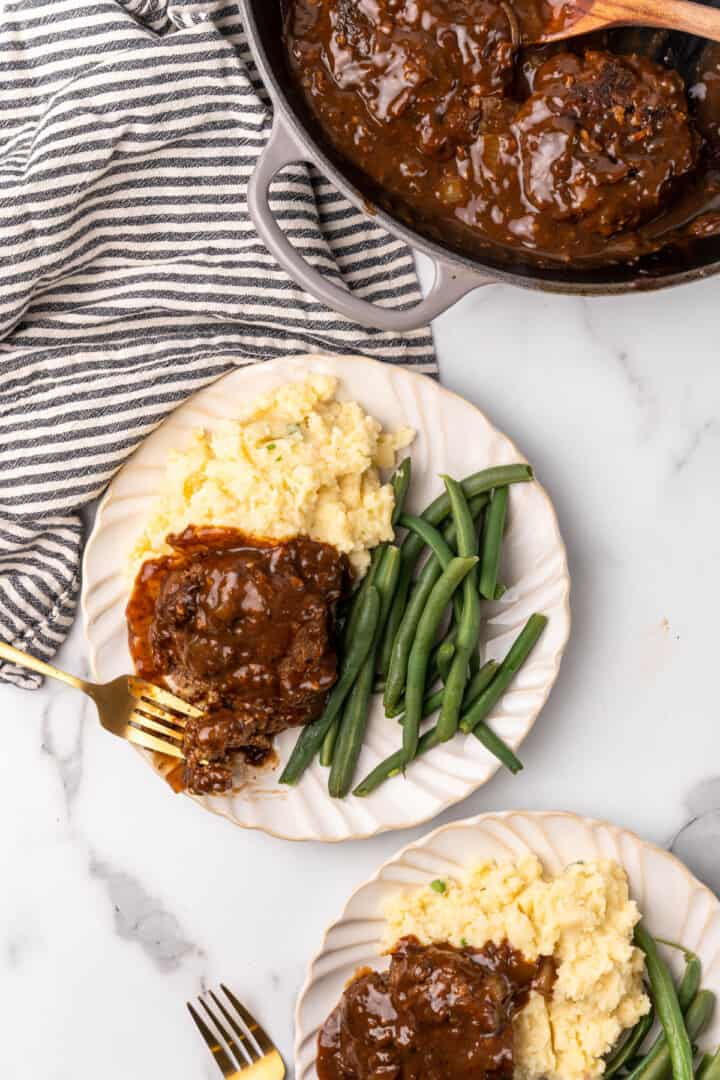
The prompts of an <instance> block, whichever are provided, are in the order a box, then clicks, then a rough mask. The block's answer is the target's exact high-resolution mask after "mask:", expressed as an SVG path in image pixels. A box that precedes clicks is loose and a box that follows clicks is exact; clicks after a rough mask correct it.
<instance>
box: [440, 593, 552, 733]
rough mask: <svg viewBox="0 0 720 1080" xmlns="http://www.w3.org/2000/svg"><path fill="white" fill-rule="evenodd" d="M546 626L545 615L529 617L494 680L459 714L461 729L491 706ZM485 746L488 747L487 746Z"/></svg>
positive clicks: (476, 721)
mask: <svg viewBox="0 0 720 1080" xmlns="http://www.w3.org/2000/svg"><path fill="white" fill-rule="evenodd" d="M546 626H547V618H546V617H545V615H537V614H536V615H531V616H530V618H529V619H528V621H527V622H526V623H525V626H524V627H523V629H522V630H521V631H520V633H519V634H518V636H517V637H516V639H515V641H514V642H513V644H512V646H511V647H510V651H509V653H508V654H507V656H506V657H505V659H504V660H503V662H502V663H501V665H500V668H499V670H498V672H497V674H496V675H495V678H494V679H493V681H492V682H491V683H490V685H489V686H488V687H487V689H486V690H485V691H484V692H483V693H482V694H481V695H480V697H478V698H477V699H476V700H475V701H474V702H473V704H472V705H471V706H470V708H469V709H468V710H467V712H465V713H464V715H463V716H461V717H460V728H461V730H462V731H465V732H468V733H469V732H471V731H472V730H473V729H474V728H476V727H477V725H478V724H479V723H480V721H481V720H484V719H485V717H486V716H488V714H489V713H490V712H491V711H492V710H493V709H494V707H495V705H497V703H498V701H499V700H500V698H501V697H502V695H503V694H504V693H505V691H506V690H507V688H508V686H509V685H510V683H511V682H512V681H513V679H514V678H515V676H516V675H517V673H518V671H519V670H520V668H521V667H522V665H523V664H524V663H525V661H526V660H527V658H528V656H529V655H530V653H531V652H532V650H533V648H534V647H535V645H536V643H537V641H538V638H539V637H540V635H541V634H542V632H543V630H544V629H545V627H546ZM488 731H489V729H488ZM483 741H484V740H483ZM488 749H490V747H489V746H488Z"/></svg>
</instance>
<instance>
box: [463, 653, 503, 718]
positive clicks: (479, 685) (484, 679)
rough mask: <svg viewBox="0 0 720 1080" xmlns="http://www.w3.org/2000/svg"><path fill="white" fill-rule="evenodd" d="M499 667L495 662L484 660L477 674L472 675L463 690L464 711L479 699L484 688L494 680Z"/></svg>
mask: <svg viewBox="0 0 720 1080" xmlns="http://www.w3.org/2000/svg"><path fill="white" fill-rule="evenodd" d="M499 667H500V665H499V664H498V662H497V660H486V661H485V663H484V664H483V666H482V667H481V668H480V670H479V671H478V672H477V674H475V675H473V677H472V679H471V680H470V682H469V683H468V684H467V687H466V688H465V697H464V698H463V708H464V709H468V708H469V707H470V706H471V705H472V703H473V702H474V701H476V700H477V699H478V698H479V697H480V695H481V694H482V692H483V690H484V689H485V687H486V686H489V684H490V683H491V682H492V680H493V679H494V678H495V674H496V672H497V671H498V669H499Z"/></svg>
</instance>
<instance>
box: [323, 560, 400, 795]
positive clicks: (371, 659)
mask: <svg viewBox="0 0 720 1080" xmlns="http://www.w3.org/2000/svg"><path fill="white" fill-rule="evenodd" d="M399 573H400V549H399V548H397V547H394V546H390V547H388V548H387V550H386V551H385V554H384V555H383V559H382V562H381V564H380V568H379V570H378V573H377V577H376V578H375V586H374V587H376V588H377V591H378V592H379V594H380V614H379V616H378V620H377V626H376V629H375V633H374V635H373V642H372V645H371V646H370V649H369V651H368V653H367V655H366V657H365V660H364V662H363V665H362V667H361V668H360V671H359V674H358V676H357V679H356V680H355V683H354V685H353V688H352V691H351V692H350V696H349V698H348V701H347V705H346V706H345V711H344V713H343V719H342V723H341V725H340V730H339V732H338V737H337V742H336V744H335V752H334V754H333V760H332V765H331V767H330V776H329V778H328V790H329V792H330V794H331V795H332V796H333V798H337V799H342V798H344V797H345V795H347V793H348V792H349V790H350V787H351V785H352V781H353V776H354V773H355V767H356V765H357V760H358V757H359V756H360V750H361V748H362V742H363V738H364V736H365V729H366V727H367V718H368V707H369V701H370V694H371V692H372V684H373V679H374V678H375V660H376V656H377V649H378V646H379V643H380V640H381V636H382V631H383V627H384V625H385V620H386V619H387V617H388V613H389V611H390V607H391V605H392V602H393V596H394V594H395V589H396V588H397V581H398V576H399Z"/></svg>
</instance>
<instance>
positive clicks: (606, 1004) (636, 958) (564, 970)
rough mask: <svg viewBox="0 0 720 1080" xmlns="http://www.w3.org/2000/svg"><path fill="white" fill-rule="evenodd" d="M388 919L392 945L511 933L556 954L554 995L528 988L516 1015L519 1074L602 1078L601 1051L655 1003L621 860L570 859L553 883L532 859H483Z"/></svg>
mask: <svg viewBox="0 0 720 1080" xmlns="http://www.w3.org/2000/svg"><path fill="white" fill-rule="evenodd" d="M443 885H444V891H436V889H437V890H442V889H443ZM386 917H387V931H386V938H385V942H384V944H385V946H386V947H387V948H388V949H389V948H391V947H392V946H393V944H394V943H395V942H396V941H397V940H398V938H401V937H403V936H405V935H406V934H414V935H415V936H416V937H417V938H419V939H420V941H421V942H422V943H423V944H429V943H430V942H433V941H449V942H450V943H451V944H453V945H458V946H459V945H465V944H468V945H474V946H478V947H479V946H482V945H484V944H485V943H486V942H488V941H494V942H496V943H499V942H501V941H502V940H504V939H506V940H507V941H509V943H510V944H511V945H512V946H513V947H514V948H516V949H518V950H519V951H520V952H522V953H523V954H524V955H525V956H526V957H527V959H528V960H536V959H537V958H538V956H553V957H554V958H555V962H556V965H557V980H556V982H555V988H554V991H553V996H552V998H551V999H550V1000H549V1001H548V1000H546V999H545V998H544V997H542V996H540V995H539V994H537V993H533V994H531V996H530V1000H529V1002H528V1004H527V1005H526V1006H525V1008H524V1009H522V1010H521V1011H520V1012H519V1013H518V1015H517V1016H516V1019H515V1076H516V1077H517V1078H518V1080H539V1078H540V1077H546V1078H547V1080H581V1078H592V1077H598V1076H601V1075H602V1072H603V1069H604V1063H603V1055H604V1054H606V1053H607V1052H608V1051H609V1050H610V1049H611V1048H612V1047H613V1046H614V1045H615V1043H616V1042H617V1041H618V1039H619V1037H620V1035H621V1033H622V1031H623V1029H625V1028H628V1027H631V1026H632V1025H633V1024H635V1023H636V1022H637V1021H638V1020H639V1019H640V1017H641V1016H644V1015H645V1014H646V1013H647V1012H648V1011H649V1009H650V1001H649V999H648V997H647V996H646V994H645V993H644V991H643V982H642V978H643V972H644V957H643V954H642V952H641V951H640V950H639V949H637V948H635V946H634V945H633V943H632V940H633V929H634V927H635V924H636V923H637V922H638V920H639V919H640V914H639V912H638V909H637V906H636V904H635V903H634V901H632V900H630V898H629V894H628V883H627V878H626V876H625V872H624V871H623V869H622V868H621V867H620V866H618V864H617V863H614V862H609V861H602V862H586V863H573V864H572V865H571V866H568V867H567V868H566V869H565V870H564V871H563V873H562V874H559V875H558V876H557V877H555V878H550V879H546V878H545V877H544V875H543V869H542V866H541V864H540V861H539V860H538V859H537V858H535V857H534V856H528V857H527V858H524V859H522V860H521V861H520V862H518V863H510V862H508V863H494V862H486V863H482V864H480V865H479V866H475V867H474V868H472V869H471V870H470V871H469V872H468V873H467V874H466V875H465V876H464V877H463V878H462V879H460V880H457V881H452V880H448V881H447V882H444V883H443V884H442V885H440V884H436V886H435V889H434V888H432V887H427V888H423V889H417V890H415V891H413V892H407V893H405V894H403V895H401V896H399V897H398V898H397V899H396V900H394V901H393V902H392V904H391V905H390V906H389V907H388V909H387V911H386Z"/></svg>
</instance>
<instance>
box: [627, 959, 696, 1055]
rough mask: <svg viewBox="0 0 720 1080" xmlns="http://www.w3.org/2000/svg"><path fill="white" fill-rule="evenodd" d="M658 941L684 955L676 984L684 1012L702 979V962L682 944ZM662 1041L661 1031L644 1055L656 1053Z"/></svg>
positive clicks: (679, 1001) (663, 1038)
mask: <svg viewBox="0 0 720 1080" xmlns="http://www.w3.org/2000/svg"><path fill="white" fill-rule="evenodd" d="M658 941H660V943H661V944H662V945H667V946H668V948H670V949H678V950H679V951H680V952H682V953H684V955H685V971H684V972H683V977H682V979H681V980H680V985H679V986H678V991H677V996H678V1004H679V1005H680V1008H681V1010H682V1012H683V1013H686V1012H687V1010H688V1009H689V1007H690V1005H691V1004H692V1002H693V1001H694V1000H695V997H696V995H697V993H698V990H699V989H700V981H701V979H702V964H701V962H700V958H699V957H698V956H697V955H696V954H695V953H694V952H692V951H691V950H690V949H686V948H685V947H684V946H683V945H678V944H676V943H675V942H674V941H665V940H663V939H662V938H658ZM664 1041H665V1036H664V1035H663V1033H662V1032H661V1033H660V1034H659V1035H658V1036H657V1038H656V1039H655V1041H654V1042H653V1043H652V1045H651V1046H650V1047H649V1049H648V1051H647V1055H645V1056H648V1055H650V1054H654V1053H657V1051H658V1047H659V1046H660V1045H662V1044H663V1043H664ZM641 1060H642V1059H641Z"/></svg>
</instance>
